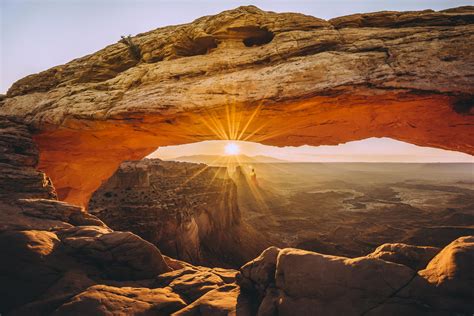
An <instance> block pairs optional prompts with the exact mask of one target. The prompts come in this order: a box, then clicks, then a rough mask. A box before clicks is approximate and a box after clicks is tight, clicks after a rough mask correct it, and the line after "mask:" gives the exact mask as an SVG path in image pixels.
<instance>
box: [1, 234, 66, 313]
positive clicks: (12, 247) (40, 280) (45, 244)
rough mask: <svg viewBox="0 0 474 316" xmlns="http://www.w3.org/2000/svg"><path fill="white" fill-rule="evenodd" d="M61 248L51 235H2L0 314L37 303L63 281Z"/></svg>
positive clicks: (55, 238) (58, 241) (56, 238)
mask: <svg viewBox="0 0 474 316" xmlns="http://www.w3.org/2000/svg"><path fill="white" fill-rule="evenodd" d="M59 244H60V240H59V239H58V237H57V236H56V234H54V233H52V232H48V231H38V230H28V231H7V232H3V233H0V249H2V259H1V260H0V283H1V284H2V286H1V287H0V312H5V311H7V310H10V309H12V308H14V307H16V306H19V305H22V304H25V303H27V302H30V301H32V300H35V299H36V298H38V297H39V296H40V295H41V294H43V293H44V291H46V290H47V289H48V288H49V287H50V286H52V285H53V284H54V283H55V282H56V281H57V280H58V279H59V278H60V277H61V271H60V270H59V269H57V268H56V267H55V253H56V252H57V249H58V245H59Z"/></svg>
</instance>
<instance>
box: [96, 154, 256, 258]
mask: <svg viewBox="0 0 474 316" xmlns="http://www.w3.org/2000/svg"><path fill="white" fill-rule="evenodd" d="M88 211H89V212H90V213H91V214H94V215H96V216H97V217H99V218H100V219H102V220H103V221H104V222H105V223H107V225H109V226H110V227H111V228H113V229H116V230H127V231H131V232H133V233H135V234H137V235H139V236H140V237H142V238H144V239H145V240H147V241H149V242H151V243H153V244H155V245H156V246H157V247H158V248H159V249H160V250H161V251H162V252H163V253H164V254H166V255H169V256H171V257H173V258H176V259H180V260H185V261H187V262H190V263H193V264H200V265H203V264H206V265H216V264H217V265H219V266H226V265H231V266H234V267H239V266H240V265H242V264H243V263H245V262H246V261H248V260H249V259H251V258H253V257H255V256H256V255H258V253H259V252H260V251H261V250H263V248H262V247H260V248H259V249H258V251H254V252H252V253H251V254H245V253H243V252H244V251H245V249H246V248H248V246H247V247H246V246H245V245H242V244H241V238H242V234H247V235H248V234H251V232H250V231H247V232H243V230H244V228H243V227H242V226H241V214H240V210H239V207H238V205H237V188H236V185H235V184H234V182H233V181H232V180H231V179H230V178H229V176H228V175H227V170H226V168H217V167H208V166H206V165H204V164H193V163H184V162H173V161H162V160H160V159H144V160H141V161H127V162H124V163H122V164H121V165H120V167H119V169H118V170H117V171H116V172H115V173H114V175H113V176H112V177H111V178H110V179H109V180H108V181H107V182H105V183H104V184H102V186H101V187H100V188H99V190H97V191H96V192H94V194H93V195H92V198H91V200H90V202H89V207H88ZM249 237H250V236H249ZM255 240H258V238H255Z"/></svg>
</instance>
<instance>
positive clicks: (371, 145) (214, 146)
mask: <svg viewBox="0 0 474 316" xmlns="http://www.w3.org/2000/svg"><path fill="white" fill-rule="evenodd" d="M229 143H231V144H235V145H236V146H237V152H235V153H233V154H242V155H247V156H259V155H263V156H269V157H273V158H277V159H281V160H284V161H293V162H471V163H472V162H474V157H473V156H471V155H468V154H465V153H460V152H455V151H450V150H443V149H438V148H431V147H421V146H416V145H412V144H408V143H405V142H401V141H397V140H393V139H390V138H385V137H383V138H369V139H365V140H360V141H353V142H348V143H345V144H341V145H337V146H317V147H316V146H307V145H305V146H300V147H275V146H266V145H262V144H258V143H252V142H243V141H205V142H200V143H194V144H187V145H178V146H166V147H161V148H158V150H157V151H155V152H154V153H153V154H151V155H149V156H148V157H150V158H161V159H172V158H177V157H183V156H191V155H226V154H228V153H226V146H227V145H228V144H229Z"/></svg>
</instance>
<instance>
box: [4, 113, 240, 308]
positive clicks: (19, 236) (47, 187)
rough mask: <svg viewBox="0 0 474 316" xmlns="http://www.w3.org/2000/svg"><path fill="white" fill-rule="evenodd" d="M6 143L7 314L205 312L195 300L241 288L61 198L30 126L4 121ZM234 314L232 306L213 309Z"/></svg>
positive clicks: (223, 273) (228, 275)
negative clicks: (40, 164) (41, 166)
mask: <svg viewBox="0 0 474 316" xmlns="http://www.w3.org/2000/svg"><path fill="white" fill-rule="evenodd" d="M0 142H1V143H2V144H3V145H4V147H2V151H1V152H0V161H1V162H2V164H3V166H4V168H3V167H2V168H0V178H2V179H9V181H7V182H5V183H6V184H7V185H8V186H2V189H4V188H5V189H8V190H10V191H9V192H10V193H9V194H8V195H2V196H1V197H0V249H1V250H2V260H1V261H0V282H1V284H2V286H1V288H0V313H1V314H7V315H157V314H158V315H169V314H171V313H174V312H177V311H180V310H182V309H184V308H185V307H187V306H189V305H191V304H193V303H194V305H193V306H194V307H193V308H199V306H200V305H201V303H199V302H198V303H195V301H196V300H198V299H199V298H200V297H201V296H202V295H204V294H206V293H207V292H208V291H211V290H217V289H219V288H220V287H224V286H226V285H227V284H234V285H233V287H234V288H237V286H236V285H235V283H234V281H235V275H236V273H237V271H235V270H227V269H219V268H217V269H212V268H204V267H195V266H192V265H190V264H188V263H186V262H182V261H178V260H174V259H171V258H169V257H166V256H163V255H162V254H161V253H160V251H159V250H158V248H156V247H155V246H154V245H153V244H151V243H149V242H147V241H145V240H144V239H142V238H140V237H139V236H137V235H135V234H133V233H131V232H122V231H114V230H112V229H111V228H109V227H108V226H107V225H106V224H104V223H103V222H102V221H101V220H100V219H98V218H97V217H96V216H94V215H92V214H90V213H88V212H86V211H85V210H84V209H83V208H82V207H79V206H74V205H71V204H68V203H65V202H60V201H57V200H55V197H56V195H55V190H54V187H53V186H52V183H51V182H50V181H46V182H44V181H42V179H47V178H46V176H45V175H44V174H43V173H42V172H40V171H36V170H35V167H36V163H37V161H38V152H37V150H36V147H35V145H34V142H33V140H32V138H31V134H30V131H29V128H28V127H27V126H26V125H24V124H21V123H17V122H13V121H11V120H4V121H2V125H1V126H0ZM18 174H21V175H22V176H21V177H17V175H18ZM38 179H40V181H38ZM16 188H18V189H16ZM21 188H27V190H21ZM190 271H191V272H190ZM165 279H166V282H165V281H163V280H165ZM204 304H208V302H207V301H205V302H203V303H202V305H204ZM221 305H222V307H220V306H221ZM228 309H229V303H228V302H227V301H225V302H223V303H222V304H219V303H214V304H213V310H214V311H219V310H222V311H224V310H228Z"/></svg>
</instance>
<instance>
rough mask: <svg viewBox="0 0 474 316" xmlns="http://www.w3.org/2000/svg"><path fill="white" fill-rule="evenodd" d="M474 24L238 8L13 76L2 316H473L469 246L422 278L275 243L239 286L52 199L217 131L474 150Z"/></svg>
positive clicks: (459, 245) (80, 200) (3, 156)
mask: <svg viewBox="0 0 474 316" xmlns="http://www.w3.org/2000/svg"><path fill="white" fill-rule="evenodd" d="M472 22H473V9H472V7H464V8H458V9H450V10H446V11H443V12H433V11H423V12H406V13H399V12H382V13H373V14H365V15H354V16H350V17H343V18H338V19H334V20H331V21H324V20H320V19H316V18H313V17H308V16H303V15H300V14H288V13H284V14H277V13H271V12H263V11H261V10H259V9H257V8H255V7H241V8H238V9H235V10H231V11H226V12H223V13H221V14H218V15H216V16H210V17H204V18H201V19H198V20H196V21H195V22H193V23H191V24H187V25H180V26H173V27H166V28H161V29H158V30H155V31H151V32H148V33H144V34H140V35H137V36H135V37H133V38H131V39H124V40H123V41H122V42H121V43H117V44H114V45H111V46H109V47H106V48H105V49H103V50H101V51H99V52H97V53H94V54H92V55H89V56H86V57H83V58H79V59H76V60H74V61H72V62H70V63H68V64H66V65H63V66H58V67H55V68H52V69H50V70H47V71H45V72H42V73H40V74H36V75H32V76H29V77H26V78H24V79H22V80H20V81H19V82H17V83H16V84H14V85H13V86H12V88H11V89H10V90H9V92H8V94H7V97H6V98H3V97H2V98H1V101H0V102H1V104H0V114H1V115H2V118H1V119H0V144H1V147H0V148H1V150H0V167H1V168H0V184H1V186H0V249H1V251H2V260H0V283H1V285H2V286H1V287H0V313H1V314H2V315H3V314H8V315H51V314H53V315H54V314H60V315H65V314H68V315H70V314H78V315H156V314H158V315H160V314H162V315H169V314H173V313H175V314H177V315H180V314H181V315H228V314H230V315H256V314H257V315H342V314H344V315H360V314H364V315H401V314H402V315H453V314H454V315H472V314H473V313H474V309H473V305H472V301H473V294H472V289H473V288H474V284H473V275H472V271H473V270H472V267H473V266H474V262H473V258H474V256H473V251H474V249H473V238H474V237H473V236H465V237H461V238H458V239H456V240H454V241H453V242H452V243H451V244H450V245H448V246H447V247H445V248H444V249H442V250H441V251H440V252H439V253H438V254H437V255H436V256H435V257H434V258H433V259H431V260H430V261H429V262H428V264H427V265H426V267H424V269H422V270H418V269H419V266H421V265H422V262H426V260H429V259H427V258H425V257H424V256H421V257H419V258H417V259H413V258H415V257H416V256H414V255H412V253H411V252H410V253H409V254H408V252H406V251H405V250H407V249H408V248H410V247H408V246H407V247H405V246H390V247H388V248H390V249H389V250H390V251H387V249H388V248H387V246H384V247H383V248H382V249H381V252H390V253H394V254H389V255H386V254H372V255H370V256H365V257H360V258H352V259H351V258H345V257H336V256H328V255H324V254H320V253H315V252H309V251H304V250H298V249H293V248H285V249H278V248H271V249H269V250H267V251H265V252H264V253H263V254H262V255H261V256H260V257H258V258H257V259H255V260H254V261H252V262H251V263H249V264H246V265H244V266H243V268H242V270H241V271H239V274H238V275H236V271H235V270H231V269H222V268H219V269H213V268H206V267H200V266H194V265H191V264H188V263H186V262H181V261H179V260H175V259H171V258H169V257H166V256H163V255H162V254H161V252H160V251H159V249H158V248H157V247H156V246H155V245H153V244H152V243H150V242H148V241H145V240H144V239H142V238H141V237H139V236H137V235H135V234H133V233H131V232H121V231H114V230H113V229H111V228H109V227H108V226H107V225H106V224H104V222H102V221H101V220H100V219H99V218H97V217H95V216H94V215H92V214H87V213H86V212H85V210H84V209H82V208H81V207H79V206H74V205H72V204H69V203H63V202H58V201H57V200H56V196H59V197H60V198H61V199H64V200H66V201H68V202H77V203H76V204H80V205H81V206H84V205H86V204H87V202H88V200H89V197H90V195H91V194H92V192H93V191H94V190H95V189H96V188H98V187H99V185H100V184H101V181H102V180H105V179H106V178H108V177H109V176H110V175H111V174H112V173H113V172H114V171H115V169H116V168H117V167H118V165H119V164H120V162H122V161H123V160H126V159H134V158H135V159H137V158H141V157H143V156H145V155H146V154H148V153H149V152H150V151H152V150H154V149H155V148H156V147H157V146H161V145H167V144H168V145H169V144H177V143H184V142H190V141H196V140H202V139H213V138H216V137H217V138H241V137H246V138H247V139H249V140H257V141H261V142H265V143H268V144H277V145H285V144H286V145H290V144H293V145H298V144H305V143H306V144H313V145H317V144H323V143H324V144H330V143H338V142H343V141H347V140H352V139H357V138H363V137H367V136H389V137H394V138H397V139H402V140H406V141H409V142H412V143H416V144H423V145H430V146H437V147H441V148H449V149H456V150H461V151H465V152H468V153H472V152H473V143H472V141H473V139H474V138H473V137H472V136H473V135H472V133H473V131H472V113H471V112H472V110H471V104H472V91H473V89H472V88H473V87H472V85H473V82H472V75H473V65H474V63H473V62H472V60H473V55H472V52H473V49H472V48H473V47H472V45H473V43H474V41H472V37H473V29H472ZM234 104H235V108H234V107H233V105H234ZM226 105H229V106H230V107H231V108H227V110H228V111H226V109H225V107H226ZM233 109H235V111H234V110H233ZM226 113H230V115H235V117H237V118H239V117H240V118H241V119H242V120H244V121H245V122H248V121H249V118H250V117H252V119H250V121H251V122H250V123H249V124H235V125H232V124H229V125H226V124H223V123H222V122H224V121H226V115H227V114H226ZM232 113H233V114H232ZM252 113H256V114H255V115H254V116H252ZM253 118H255V119H253ZM25 123H26V124H25ZM125 136H126V137H125ZM36 145H38V147H37V146H36ZM38 148H39V149H38ZM38 162H39V165H38ZM38 166H39V169H40V170H42V171H38V170H37V169H36V168H37V167H38ZM43 171H45V172H46V173H47V174H48V175H49V176H50V177H51V178H52V180H53V181H51V180H50V179H49V178H48V177H47V176H46V175H45V174H44V173H43ZM53 183H54V184H55V185H56V190H55V188H54V186H53ZM405 248H407V249H405ZM412 250H413V253H415V254H419V253H420V250H419V249H416V250H414V249H412ZM398 254H400V255H398ZM407 258H408V259H410V260H412V259H413V260H414V261H410V260H409V262H408V263H407V261H405V259H407ZM386 259H387V260H388V259H390V261H396V262H390V261H387V260H386ZM399 259H400V260H399ZM400 263H403V264H400ZM405 264H409V265H410V266H411V267H409V266H406V265H405ZM413 267H415V268H416V269H415V270H414V269H413ZM417 270H418V271H417ZM236 280H237V281H236Z"/></svg>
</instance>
